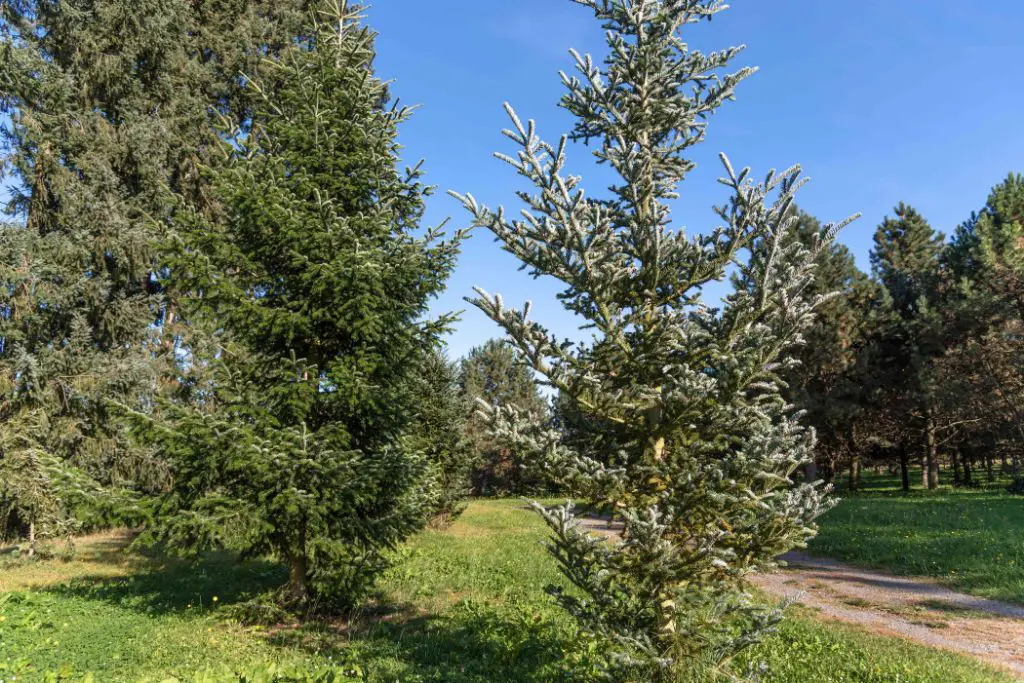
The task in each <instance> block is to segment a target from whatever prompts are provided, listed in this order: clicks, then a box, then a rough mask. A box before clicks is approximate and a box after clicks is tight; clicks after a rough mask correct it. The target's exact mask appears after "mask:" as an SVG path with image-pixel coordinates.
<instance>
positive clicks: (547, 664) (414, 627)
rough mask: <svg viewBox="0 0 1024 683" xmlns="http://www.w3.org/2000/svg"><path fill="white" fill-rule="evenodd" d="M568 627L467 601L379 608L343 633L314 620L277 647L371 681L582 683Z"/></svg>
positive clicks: (278, 640) (282, 634)
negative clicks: (429, 609) (439, 608)
mask: <svg viewBox="0 0 1024 683" xmlns="http://www.w3.org/2000/svg"><path fill="white" fill-rule="evenodd" d="M571 640H572V639H571V638H570V636H569V634H568V631H567V630H566V628H565V627H564V626H560V625H558V624H556V623H554V622H553V621H552V620H551V618H550V617H542V616H540V615H539V614H537V613H535V612H534V611H533V610H532V609H529V608H528V607H525V606H522V607H518V606H497V607H496V606H490V605H486V604H482V603H478V602H471V601H469V602H464V603H459V604H458V605H455V606H454V607H452V608H450V609H449V610H446V611H445V612H444V613H443V614H441V615H428V614H423V613H422V611H420V610H418V609H417V608H416V607H415V606H412V605H394V604H391V605H388V604H385V605H383V606H380V605H378V606H377V608H376V609H374V610H372V611H371V612H370V613H364V614H362V615H361V616H360V617H358V618H357V619H356V620H355V621H353V622H351V623H349V624H347V625H346V626H344V627H339V625H338V624H337V623H330V622H309V623H306V624H304V625H303V626H301V627H299V628H296V629H282V630H279V631H276V632H274V633H273V635H271V636H270V642H271V643H272V644H274V645H277V646H279V647H282V648H286V649H300V650H303V651H306V652H309V653H313V654H317V655H320V656H322V657H328V658H330V660H331V661H334V662H337V663H339V664H341V665H342V666H353V665H355V666H358V667H359V668H360V669H361V670H362V671H364V672H365V674H366V676H367V679H368V680H371V681H377V680H380V681H393V680H402V681H446V682H450V683H497V682H499V681H510V682H511V681H522V682H524V683H534V682H537V683H539V682H541V681H544V682H547V681H571V680H576V679H575V677H574V676H573V675H572V673H571V671H570V669H569V666H568V664H567V663H566V662H567V659H566V651H567V650H568V649H572V648H574V647H575V646H574V645H573V644H572V642H571Z"/></svg>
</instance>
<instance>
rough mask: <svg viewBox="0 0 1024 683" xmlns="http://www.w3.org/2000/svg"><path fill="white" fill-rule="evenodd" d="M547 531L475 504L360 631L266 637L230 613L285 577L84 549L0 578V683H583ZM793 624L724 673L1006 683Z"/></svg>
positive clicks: (374, 607) (258, 568) (417, 551)
mask: <svg viewBox="0 0 1024 683" xmlns="http://www.w3.org/2000/svg"><path fill="white" fill-rule="evenodd" d="M545 533H546V527H545V525H544V523H543V521H542V520H541V518H540V517H539V516H537V515H536V513H534V512H533V511H532V510H530V509H528V508H527V506H526V505H524V503H523V502H522V501H521V500H505V501H474V502H471V503H470V504H469V507H468V508H467V510H466V511H465V512H464V513H463V515H462V516H460V517H459V518H458V519H457V520H456V521H455V522H454V523H453V524H452V525H451V526H449V527H447V528H446V529H443V530H427V531H425V532H423V533H421V534H420V535H418V536H416V537H415V538H414V539H413V540H412V541H411V542H410V543H409V544H408V545H407V546H406V547H405V549H404V550H403V551H402V553H401V557H400V558H399V559H398V560H397V561H396V562H395V564H394V565H393V566H392V567H391V568H390V569H389V570H388V571H387V572H386V573H385V575H384V577H383V578H382V580H381V581H380V583H379V584H378V587H377V590H376V592H375V595H374V600H373V601H372V602H371V603H369V604H367V605H366V606H365V608H364V610H363V611H362V612H361V613H360V614H359V615H358V617H357V618H355V619H353V620H350V621H349V622H346V623H344V624H343V623H341V622H338V621H334V620H324V621H309V622H306V623H304V624H297V623H295V622H288V623H285V624H281V625H278V626H276V627H274V628H265V627H246V626H243V625H241V624H239V623H238V622H237V620H236V619H235V610H236V609H237V608H238V607H239V606H240V605H243V604H244V603H245V602H247V601H248V599H249V598H250V597H251V596H254V595H259V594H260V593H262V592H263V591H264V590H265V589H266V588H267V587H268V586H272V585H274V584H275V583H276V582H278V581H281V580H283V579H284V578H285V576H286V573H287V572H286V570H285V569H284V568H283V567H281V566H280V565H277V564H274V563H267V562H261V561H253V562H249V563H241V564H240V563H238V562H237V560H236V558H234V557H231V556H228V555H224V554H213V555H207V556H204V557H203V558H200V559H198V560H195V561H193V560H166V559H161V558H159V557H155V556H147V555H138V554H133V553H128V554H125V553H124V552H123V547H124V544H125V543H126V542H127V540H128V539H127V538H125V537H123V536H117V535H109V534H104V535H100V536H96V537H91V538H89V539H86V540H84V541H83V542H82V543H80V547H79V554H78V555H77V556H76V557H75V558H74V559H73V560H71V561H63V560H59V559H55V560H47V561H44V562H36V563H33V564H32V565H25V564H19V565H16V566H15V565H5V566H4V571H3V572H2V574H0V595H2V597H0V618H2V620H0V643H3V650H2V651H3V653H4V657H3V658H0V678H3V679H4V680H7V679H8V678H9V676H17V680H19V681H42V680H69V681H81V680H86V678H85V676H86V674H87V673H88V672H92V676H93V679H92V680H94V681H97V682H98V681H111V682H112V683H121V682H124V683H135V682H136V681H161V682H163V681H168V680H176V681H181V682H182V683H193V682H197V683H198V682H200V681H202V682H209V683H225V682H227V681H231V682H234V681H238V680H242V679H241V676H243V675H244V676H247V678H245V680H248V681H274V680H277V681H301V682H305V681H318V680H329V679H328V678H327V676H329V675H330V674H331V673H333V675H334V676H335V678H334V679H333V680H334V681H336V682H339V681H353V682H355V681H372V682H375V683H376V682H380V683H384V682H386V681H396V680H400V681H403V682H405V681H409V682H411V683H415V682H416V681H450V682H452V683H475V682H483V681H524V682H525V681H537V682H538V683H539V682H541V681H578V680H580V678H579V677H578V671H579V665H580V664H582V663H585V662H586V661H588V658H590V657H591V653H590V652H588V650H587V648H586V647H585V646H584V645H583V644H582V643H581V642H580V641H579V640H578V639H576V638H575V636H574V634H575V631H574V628H573V626H572V622H571V620H570V619H568V618H567V617H566V616H565V615H564V614H563V613H562V612H561V610H560V609H559V608H558V607H557V606H555V605H554V604H552V603H551V601H550V600H549V599H548V598H547V596H545V595H544V594H543V587H544V586H546V585H548V584H550V583H553V582H554V583H558V582H561V581H562V579H561V578H560V575H559V571H558V567H557V565H556V563H555V562H554V561H553V559H552V558H551V557H550V556H549V555H548V554H547V553H546V552H545V551H544V547H543V545H542V543H541V539H542V538H543V537H544V535H545ZM788 617H789V618H788V619H787V620H786V621H785V622H783V624H782V626H781V628H780V630H779V631H778V632H777V633H776V634H774V635H772V636H769V637H768V638H767V639H766V640H765V642H764V643H763V644H761V645H758V646H756V647H755V648H753V649H752V650H750V651H749V652H748V653H747V654H746V655H745V656H744V658H743V659H741V660H739V661H736V662H735V663H734V664H733V670H734V672H735V673H736V674H737V675H741V676H742V675H745V674H746V673H748V672H749V671H750V670H754V671H756V672H759V675H760V676H761V680H765V681H779V682H788V683H804V682H805V681H826V680H827V681H851V682H852V681H857V682H861V683H883V682H884V683H890V682H891V681H894V680H901V681H907V682H908V683H948V682H950V681H957V682H962V683H983V682H984V683H997V682H998V683H1002V682H1004V681H1007V682H1008V681H1010V680H1012V678H1010V677H1009V676H1007V675H1005V674H1002V673H999V672H997V671H994V670H991V669H988V668H986V667H984V666H983V665H980V664H977V663H975V662H973V661H970V660H967V659H964V658H962V657H958V656H955V655H951V654H948V653H944V652H941V651H937V650H931V649H929V648H925V647H921V646H917V645H912V644H909V643H904V642H902V641H900V640H899V639H892V638H886V637H879V636H876V635H870V634H867V633H864V632H862V631H858V630H854V629H851V628H848V627H844V626H841V625H830V624H822V623H819V622H816V621H815V620H814V619H813V615H812V614H809V613H806V612H803V611H801V610H799V609H797V608H791V610H790V612H789V614H788ZM573 662H574V663H575V666H574V668H575V669H576V671H571V670H569V666H568V664H569V663H573ZM762 664H764V665H765V666H766V667H767V669H766V670H765V671H762ZM47 672H50V673H51V674H53V676H51V677H50V678H46V675H47ZM57 676H60V678H57ZM274 676H277V678H274Z"/></svg>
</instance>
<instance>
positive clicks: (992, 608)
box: [753, 553, 1024, 679]
mask: <svg viewBox="0 0 1024 683" xmlns="http://www.w3.org/2000/svg"><path fill="white" fill-rule="evenodd" d="M782 559H783V560H785V561H786V562H787V563H788V564H789V566H788V567H787V568H785V569H781V570H779V571H776V572H774V573H771V574H761V575H758V576H756V577H755V578H754V580H753V583H754V585H756V586H757V587H758V588H760V589H761V590H763V591H765V592H766V593H770V594H772V595H775V596H777V597H780V598H785V599H787V600H790V601H792V602H797V603H800V604H802V605H805V606H807V607H810V608H812V609H814V610H816V611H817V612H818V614H819V615H820V616H821V617H822V618H824V619H838V620H839V621H844V622H848V623H853V624H860V625H862V626H865V627H867V628H868V629H869V630H871V631H875V632H877V633H883V634H887V635H896V636H900V637H902V638H907V639H909V640H914V641H917V642H919V643H922V644H924V645H929V646H931V647H937V648H942V649H944V650H950V651H953V652H958V653H961V654H965V655H970V656H973V657H976V658H977V659H981V660H983V661H985V662H988V663H990V664H995V665H997V666H1001V667H1005V668H1007V669H1009V670H1011V671H1013V672H1015V673H1016V674H1018V676H1019V677H1021V678H1022V679H1024V607H1020V606H1017V605H1011V604H1007V603H1003V602H997V601H995V600H986V599H984V598H978V597H975V596H973V595H966V594H964V593H957V592H956V591H953V590H950V589H948V588H945V587H943V586H940V585H938V584H936V583H935V582H933V581H929V580H927V579H919V578H908V577H897V576H890V575H887V574H881V573H879V572H873V571H869V570H865V569H858V568H855V567H851V566H849V565H845V564H843V563H841V562H836V561H834V560H827V559H822V558H816V557H811V556H809V555H806V554H803V553H789V554H787V555H785V556H784V557H783V558H782Z"/></svg>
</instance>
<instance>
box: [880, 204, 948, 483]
mask: <svg viewBox="0 0 1024 683" xmlns="http://www.w3.org/2000/svg"><path fill="white" fill-rule="evenodd" d="M942 249H943V237H942V234H941V233H938V232H936V231H935V230H933V229H932V227H931V226H930V225H929V224H928V222H927V221H926V220H925V219H924V218H923V217H922V216H921V214H920V213H918V212H917V211H916V210H915V209H914V208H913V207H910V206H907V205H906V204H903V203H900V204H899V206H897V207H896V211H895V217H892V218H890V217H886V218H885V220H884V221H883V222H882V223H881V225H879V226H878V229H877V230H876V231H875V236H874V248H873V249H872V251H871V265H872V269H873V270H874V274H875V277H876V279H877V280H878V281H879V282H880V283H881V285H882V287H883V288H884V289H885V291H886V293H887V296H888V305H889V309H890V315H889V316H888V318H889V319H888V321H886V322H881V324H880V327H879V329H878V331H877V335H876V336H877V339H876V341H875V343H876V344H877V353H876V354H875V361H876V362H875V367H874V372H875V373H876V374H879V375H881V378H880V379H877V380H876V383H878V384H881V385H883V386H884V387H885V391H884V393H885V394H886V395H887V397H888V398H887V403H888V404H889V405H890V406H892V409H894V410H897V411H898V412H899V414H900V419H898V420H897V422H902V423H903V424H904V426H905V428H904V430H903V431H904V434H907V433H911V434H913V433H916V434H918V435H920V438H919V441H918V443H917V444H902V445H901V450H902V451H903V452H904V453H907V452H908V451H909V452H914V451H916V452H918V453H920V454H921V461H922V464H923V468H922V475H921V476H922V484H923V485H924V486H925V487H926V488H929V489H934V488H937V487H938V485H939V460H938V421H939V416H938V414H937V402H936V397H935V392H936V386H935V378H934V372H933V370H934V361H935V359H936V358H937V357H939V356H940V355H941V354H942V353H943V352H944V350H945V345H946V342H945V329H946V324H945V322H944V320H943V317H942V315H941V312H940V311H939V309H938V306H937V305H936V304H937V302H938V301H939V296H940V291H941V285H942V277H943V276H942V268H941V256H942ZM915 424H916V425H919V427H918V428H917V429H916V430H907V429H906V426H908V425H915ZM904 438H905V437H904ZM902 466H903V467H904V468H905V466H906V464H905V462H904V463H902Z"/></svg>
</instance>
